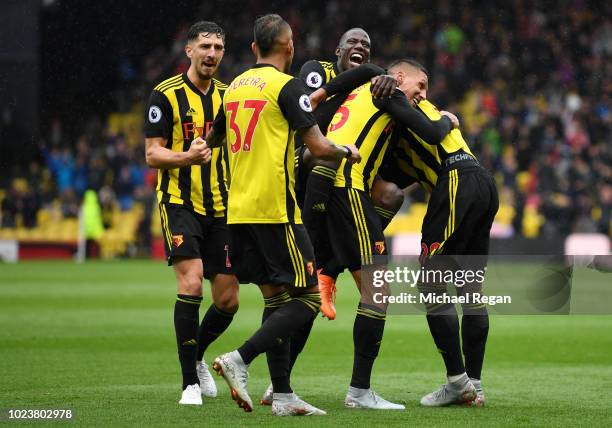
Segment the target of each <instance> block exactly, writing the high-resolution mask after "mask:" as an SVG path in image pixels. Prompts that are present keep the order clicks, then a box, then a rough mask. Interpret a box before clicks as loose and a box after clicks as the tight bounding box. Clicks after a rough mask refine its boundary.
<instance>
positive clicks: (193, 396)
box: [179, 383, 202, 406]
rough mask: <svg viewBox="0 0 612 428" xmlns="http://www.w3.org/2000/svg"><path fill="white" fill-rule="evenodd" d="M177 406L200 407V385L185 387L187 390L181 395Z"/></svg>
mask: <svg viewBox="0 0 612 428" xmlns="http://www.w3.org/2000/svg"><path fill="white" fill-rule="evenodd" d="M179 404H190V405H195V406H201V405H202V391H200V385H198V384H197V383H194V384H193V385H187V388H185V390H184V391H183V395H181V400H180V401H179Z"/></svg>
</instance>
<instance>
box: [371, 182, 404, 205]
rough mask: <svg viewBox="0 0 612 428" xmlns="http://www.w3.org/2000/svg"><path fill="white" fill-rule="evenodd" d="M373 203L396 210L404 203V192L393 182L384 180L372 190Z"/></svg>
mask: <svg viewBox="0 0 612 428" xmlns="http://www.w3.org/2000/svg"><path fill="white" fill-rule="evenodd" d="M372 201H373V202H374V205H376V206H377V207H380V208H384V209H386V210H389V211H393V212H396V211H397V210H399V209H400V207H401V206H402V204H403V203H404V192H403V191H402V189H400V188H399V187H397V186H396V185H395V184H393V183H388V182H385V184H384V185H380V186H377V187H376V188H375V189H373V191H372Z"/></svg>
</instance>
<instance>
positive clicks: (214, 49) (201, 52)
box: [186, 34, 225, 80]
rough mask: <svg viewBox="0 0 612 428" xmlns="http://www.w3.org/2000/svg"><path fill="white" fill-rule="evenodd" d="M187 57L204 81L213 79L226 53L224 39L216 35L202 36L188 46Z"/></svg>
mask: <svg viewBox="0 0 612 428" xmlns="http://www.w3.org/2000/svg"><path fill="white" fill-rule="evenodd" d="M186 52H187V56H188V57H189V58H190V59H191V66H192V67H193V68H194V69H195V71H196V73H197V74H198V76H199V77H200V79H203V80H209V79H212V77H213V75H214V74H215V72H216V71H217V68H218V67H219V63H220V62H221V59H222V58H223V54H224V53H225V44H224V42H223V39H222V38H221V37H219V36H218V35H216V34H200V35H199V36H198V38H197V39H196V40H194V41H193V42H191V43H190V44H188V45H187V48H186Z"/></svg>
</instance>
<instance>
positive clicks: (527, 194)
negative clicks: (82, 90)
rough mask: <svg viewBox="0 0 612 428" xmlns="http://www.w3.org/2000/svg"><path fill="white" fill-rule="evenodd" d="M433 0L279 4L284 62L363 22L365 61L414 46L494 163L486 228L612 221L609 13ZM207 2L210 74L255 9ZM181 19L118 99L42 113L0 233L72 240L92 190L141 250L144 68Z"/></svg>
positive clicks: (162, 52)
mask: <svg viewBox="0 0 612 428" xmlns="http://www.w3.org/2000/svg"><path fill="white" fill-rule="evenodd" d="M315 3H316V2H315ZM435 3H436V5H435V7H427V5H428V2H416V5H415V4H414V2H410V3H408V2H394V1H380V2H375V5H364V6H363V7H358V8H355V7H353V6H352V4H353V2H350V1H346V0H329V1H326V2H324V3H321V7H309V6H308V5H311V4H313V3H312V2H309V3H306V2H300V3H299V4H298V5H297V6H295V5H292V6H291V8H290V7H289V6H284V7H280V8H279V13H281V14H282V15H283V16H285V17H286V18H287V19H288V21H289V22H290V24H291V26H292V27H293V28H294V31H295V34H294V39H295V40H296V45H297V53H296V58H295V60H294V69H297V67H299V66H300V65H301V63H302V62H303V61H304V60H305V59H307V58H320V59H333V58H330V56H329V54H330V53H332V52H333V51H334V48H335V45H334V44H335V42H336V41H337V39H338V36H339V34H340V33H341V32H342V31H344V30H345V29H347V28H349V27H353V26H362V27H364V28H365V29H366V30H367V31H368V32H369V33H370V36H371V38H372V40H373V50H372V53H373V59H374V62H376V63H378V64H380V65H384V64H387V63H388V62H389V61H390V60H392V59H396V58H399V57H407V56H410V57H415V58H417V59H419V60H420V61H422V62H423V63H425V64H426V65H427V66H428V68H429V69H430V71H431V74H432V79H431V83H430V91H429V93H428V97H429V98H430V99H432V100H433V101H434V102H435V103H436V104H437V105H439V106H441V107H443V108H445V109H447V110H450V111H454V112H457V113H459V116H460V120H461V123H462V131H463V133H464V135H465V136H466V139H467V140H468V142H469V144H470V145H471V146H472V148H473V150H474V151H475V152H476V153H477V155H478V157H479V159H480V160H481V163H482V164H483V165H484V166H485V167H486V168H487V169H489V170H491V171H493V172H494V174H495V178H496V181H497V183H498V188H499V193H500V200H501V207H500V210H499V213H498V215H497V218H496V224H495V226H494V230H493V234H494V235H495V236H498V237H512V236H522V237H527V238H534V237H538V236H544V237H559V236H567V235H568V234H570V233H577V232H598V233H603V234H606V235H608V236H610V235H611V234H612V218H611V213H612V148H611V146H612V145H611V144H610V141H612V138H611V137H612V111H611V110H610V108H611V106H610V102H609V101H610V99H611V98H612V97H611V95H612V24H611V23H610V20H609V19H606V18H605V16H600V15H599V14H597V13H595V12H594V10H593V8H590V7H589V2H587V1H568V2H563V3H564V6H563V7H556V8H553V9H551V8H547V9H546V10H545V12H546V13H544V8H545V7H546V3H545V2H524V1H518V0H515V1H510V2H506V3H503V4H501V5H500V4H499V3H491V2H487V1H474V2H469V3H466V2H449V1H439V2H435ZM317 4H318V3H317ZM244 7H245V8H246V9H248V8H249V7H253V8H254V7H255V6H248V5H245V6H244ZM203 8H204V9H203V10H202V12H203V15H202V16H206V18H207V19H211V20H217V21H218V22H220V23H222V24H223V25H225V27H226V28H227V29H228V43H227V52H226V57H225V58H224V60H223V63H222V64H221V67H220V70H221V75H220V76H219V77H220V79H221V80H224V81H229V80H230V79H231V78H232V77H233V76H235V75H236V74H238V73H239V72H240V71H241V70H243V69H244V68H246V67H247V66H248V65H249V64H250V62H251V61H252V60H251V53H250V48H249V45H250V41H251V37H252V36H251V34H250V31H247V30H248V29H250V28H251V21H252V19H253V18H254V16H255V12H254V11H253V13H252V14H250V13H249V11H248V10H242V12H241V13H240V14H239V15H232V17H231V19H230V18H229V17H223V16H222V11H217V12H212V11H211V10H209V9H206V7H205V6H203ZM195 16H198V15H195ZM326 16H327V17H329V16H333V17H334V19H325V17H326ZM188 24H189V23H188V22H177V24H176V33H175V34H176V35H175V42H174V43H172V41H169V43H168V45H165V46H164V45H160V46H155V47H151V49H150V53H149V54H148V55H146V56H145V57H144V58H140V59H139V62H138V64H139V66H136V65H134V64H135V62H132V63H129V61H128V59H125V61H122V62H120V66H118V67H117V69H116V70H113V71H112V72H114V73H115V74H116V75H117V76H116V77H117V78H115V79H109V81H110V82H115V83H114V85H113V87H111V88H108V90H109V91H113V93H114V94H116V103H115V111H109V112H105V114H100V115H96V116H92V117H90V118H88V119H87V120H86V121H85V126H84V127H82V129H83V132H82V134H81V135H79V136H78V137H77V138H75V139H71V138H67V137H66V136H65V132H64V127H65V125H66V124H65V123H63V122H62V121H61V119H56V118H52V117H50V118H47V119H48V127H47V129H49V131H48V133H46V137H45V139H44V140H43V141H42V142H41V143H40V146H39V156H38V157H37V158H35V159H32V160H31V161H30V162H29V163H28V164H27V165H25V166H24V168H20V169H19V170H17V171H15V173H14V174H10V175H9V176H10V178H11V179H10V180H7V179H6V178H5V179H4V180H3V181H1V180H0V186H1V188H0V207H1V210H0V217H1V219H0V225H1V228H0V239H16V240H25V241H45V242H50V241H59V242H73V241H74V240H76V237H77V235H78V222H77V217H78V213H79V207H80V201H81V199H82V197H83V194H84V192H85V191H86V190H87V189H92V190H94V191H95V192H96V193H97V195H98V200H99V201H100V206H101V212H102V219H103V223H104V227H105V231H104V234H103V236H102V238H100V240H99V243H100V250H101V251H100V253H101V255H102V256H104V257H117V256H121V255H129V254H147V253H148V251H149V250H150V248H151V242H152V239H155V238H156V237H159V235H160V231H159V227H158V225H159V220H158V218H157V217H156V216H157V215H158V214H157V210H156V208H155V201H154V197H155V196H154V191H153V188H154V185H155V172H154V171H151V170H148V169H147V168H146V165H145V164H144V155H143V141H144V139H143V136H142V131H141V128H142V118H143V111H142V109H143V103H142V101H143V98H144V97H145V96H146V95H145V94H146V93H148V91H149V90H150V88H151V87H152V86H153V85H154V83H156V82H159V81H160V80H162V79H164V78H166V77H168V76H170V75H173V74H176V73H178V72H182V71H184V70H185V69H186V62H185V59H184V58H183V53H182V42H181V41H182V40H183V39H184V36H185V31H186V28H187V25H188ZM485 33H486V37H483V36H482V35H483V34H485ZM126 61H127V63H126ZM128 72H129V73H128ZM130 73H131V74H130ZM127 74H130V78H129V79H128V78H127V77H125V76H126V75H127ZM75 107H77V108H78V105H77V106H75ZM1 119H2V120H0V138H15V135H16V134H15V133H14V132H13V130H14V128H15V126H16V124H15V123H13V122H11V115H10V114H3V115H2V118H1ZM425 202H426V201H425V194H424V193H423V192H422V191H419V190H417V191H415V192H413V193H411V194H410V195H409V198H408V203H407V204H406V207H405V209H404V210H403V212H402V213H401V214H400V215H399V216H398V217H397V218H396V219H395V220H394V222H393V223H392V224H391V226H390V228H389V230H388V232H389V233H390V234H394V233H399V232H405V231H412V232H418V231H419V229H420V223H421V219H422V216H423V214H424V212H425V205H424V203H425Z"/></svg>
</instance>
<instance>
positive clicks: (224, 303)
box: [214, 293, 239, 314]
mask: <svg viewBox="0 0 612 428" xmlns="http://www.w3.org/2000/svg"><path fill="white" fill-rule="evenodd" d="M214 303H215V306H216V307H217V308H219V309H221V310H222V311H223V312H228V313H231V314H233V313H235V312H237V311H238V306H239V299H238V293H225V294H223V295H222V296H220V297H219V298H217V299H215V302H214Z"/></svg>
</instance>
